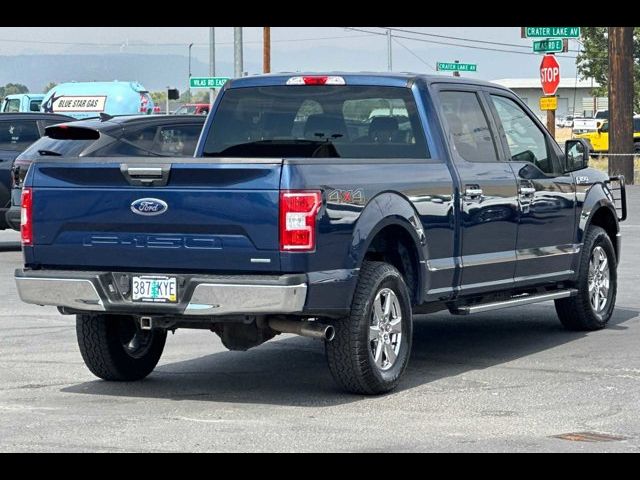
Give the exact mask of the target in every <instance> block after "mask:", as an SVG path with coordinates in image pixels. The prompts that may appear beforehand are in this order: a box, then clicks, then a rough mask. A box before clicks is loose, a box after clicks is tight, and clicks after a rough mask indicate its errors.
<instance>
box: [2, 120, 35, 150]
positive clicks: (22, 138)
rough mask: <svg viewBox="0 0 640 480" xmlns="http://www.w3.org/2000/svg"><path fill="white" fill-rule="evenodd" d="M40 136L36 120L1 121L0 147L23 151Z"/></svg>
mask: <svg viewBox="0 0 640 480" xmlns="http://www.w3.org/2000/svg"><path fill="white" fill-rule="evenodd" d="M39 138H40V132H39V131H38V125H37V124H36V122H35V121H34V120H16V121H0V148H2V149H4V150H13V151H22V150H24V149H25V148H27V147H28V146H29V145H31V144H32V143H33V142H35V141H36V140H38V139H39Z"/></svg>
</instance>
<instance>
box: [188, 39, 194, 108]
mask: <svg viewBox="0 0 640 480" xmlns="http://www.w3.org/2000/svg"><path fill="white" fill-rule="evenodd" d="M192 47H193V43H190V44H189V78H188V79H187V81H188V82H189V83H188V85H189V101H191V48H192Z"/></svg>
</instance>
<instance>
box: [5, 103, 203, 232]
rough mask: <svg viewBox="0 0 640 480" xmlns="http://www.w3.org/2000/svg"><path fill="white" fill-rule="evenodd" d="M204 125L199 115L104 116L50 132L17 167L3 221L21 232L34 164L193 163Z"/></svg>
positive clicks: (19, 159) (53, 127) (59, 126)
mask: <svg viewBox="0 0 640 480" xmlns="http://www.w3.org/2000/svg"><path fill="white" fill-rule="evenodd" d="M0 118H1V117H0ZM65 119H66V118H65ZM204 121H205V117H203V116H201V115H152V116H146V115H136V116H122V117H108V116H105V115H103V116H102V118H94V119H90V120H77V121H75V122H73V123H59V124H57V125H51V126H48V127H46V128H45V129H44V136H43V137H42V138H40V139H39V140H37V141H36V142H35V143H33V145H31V146H30V147H29V148H27V149H26V150H25V151H24V152H22V153H21V154H20V155H18V156H17V158H16V159H15V161H14V162H13V166H12V169H11V178H12V191H11V207H10V208H9V210H8V211H7V212H6V214H4V212H3V215H2V218H3V219H4V220H5V221H6V223H7V225H9V226H10V227H11V228H13V229H14V230H20V193H21V191H22V183H23V181H24V177H25V175H26V174H27V171H28V170H29V167H30V166H31V164H32V163H33V162H34V161H43V160H46V161H53V160H55V159H56V158H57V157H65V158H68V157H79V158H91V157H149V158H158V157H164V156H176V157H189V156H193V152H194V151H195V147H196V143H197V142H198V137H199V135H200V131H201V130H202V126H203V125H204ZM56 123H57V122H56ZM7 172H8V170H7ZM7 177H8V175H7Z"/></svg>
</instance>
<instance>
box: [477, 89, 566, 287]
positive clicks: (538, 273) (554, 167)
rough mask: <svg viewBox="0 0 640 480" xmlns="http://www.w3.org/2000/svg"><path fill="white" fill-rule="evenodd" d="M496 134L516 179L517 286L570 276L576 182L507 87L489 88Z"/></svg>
mask: <svg viewBox="0 0 640 480" xmlns="http://www.w3.org/2000/svg"><path fill="white" fill-rule="evenodd" d="M487 98H488V100H489V101H490V104H491V106H492V111H493V112H494V115H495V119H496V122H497V123H498V125H499V127H498V130H499V132H500V137H501V140H502V142H503V145H504V148H505V150H506V151H507V152H508V155H509V160H510V162H509V163H510V165H511V167H512V169H513V172H514V174H515V175H516V177H517V182H518V210H519V221H518V224H519V226H518V241H517V246H516V255H517V266H516V273H515V281H516V284H518V285H525V284H527V283H539V282H540V281H541V280H542V281H543V280H546V279H548V280H550V281H555V280H558V279H563V278H564V277H568V276H570V275H571V273H572V272H571V262H572V260H573V254H574V253H575V252H576V248H577V246H576V245H574V244H573V242H574V232H575V228H574V223H575V208H576V200H575V183H574V180H573V177H572V176H571V175H570V174H565V173H563V168H562V165H561V158H560V157H561V155H562V152H561V151H560V149H559V147H558V145H557V144H556V143H555V141H554V140H553V139H552V138H551V136H550V135H549V133H548V132H547V130H546V129H545V128H544V127H543V126H542V124H540V122H539V121H537V119H536V118H535V117H534V115H532V114H531V112H530V111H529V110H528V109H527V108H525V107H524V106H523V105H522V103H521V102H520V100H519V99H518V98H517V97H516V96H515V95H512V94H511V93H509V92H505V91H503V90H495V91H489V92H487Z"/></svg>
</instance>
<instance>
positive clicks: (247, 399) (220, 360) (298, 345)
mask: <svg viewBox="0 0 640 480" xmlns="http://www.w3.org/2000/svg"><path fill="white" fill-rule="evenodd" d="M638 315H639V312H638V311H636V310H630V309H624V308H616V310H615V314H614V317H613V318H612V320H611V324H610V326H609V328H612V329H626V328H628V327H625V326H623V325H622V324H624V323H625V322H627V321H628V320H631V319H633V318H636V317H638ZM203 334H205V332H203ZM597 334H598V332H593V333H590V335H597ZM585 335H586V333H582V332H568V331H566V330H564V329H563V328H562V326H561V325H560V322H559V321H558V319H557V316H556V314H555V309H554V308H553V306H550V305H536V306H531V307H528V308H520V309H508V310H502V311H496V312H488V313H484V314H478V315H473V316H469V317H453V316H451V315H449V314H446V313H441V314H436V315H429V316H418V317H416V319H415V322H414V336H413V349H412V355H411V359H410V363H409V367H408V369H407V371H406V372H405V378H404V379H403V381H402V382H401V384H400V387H399V391H401V390H406V389H410V388H413V387H416V386H419V385H423V384H426V383H430V382H433V381H435V380H438V379H441V378H446V377H452V376H455V375H459V374H461V373H464V372H468V371H472V370H478V369H484V368H487V367H491V366H494V365H499V364H502V363H505V362H509V361H512V360H515V359H518V358H522V357H526V356H528V355H531V354H535V353H537V352H541V351H544V350H547V349H550V348H554V347H557V346H559V345H562V344H564V343H567V342H571V341H573V340H577V339H580V338H583V337H584V336H585ZM169 341H170V340H169ZM61 391H62V392H65V393H83V394H91V395H109V396H121V397H139V398H163V399H170V400H175V401H180V400H203V401H209V402H230V403H258V404H270V405H284V406H304V407H310V406H313V407H322V406H332V405H340V404H346V403H351V402H355V401H358V400H361V399H363V398H364V397H362V396H358V395H349V394H344V393H342V392H341V391H339V390H338V389H337V387H336V386H335V384H334V383H333V380H332V378H331V375H330V373H329V371H328V368H327V365H326V360H325V356H324V347H323V345H322V343H320V342H318V341H314V340H309V339H306V338H302V337H290V338H286V339H283V340H280V341H271V342H267V343H265V344H263V345H261V346H260V347H257V348H254V349H252V350H249V351H247V352H219V353H214V354H212V355H206V356H203V357H200V358H195V359H192V360H187V361H183V362H176V363H169V364H164V365H161V366H159V367H158V368H157V369H156V370H155V371H154V373H153V374H151V375H150V376H149V377H148V378H147V379H145V380H143V381H140V382H131V383H115V382H114V383H112V382H105V381H101V380H96V381H91V382H85V383H81V384H78V385H74V386H71V387H66V388H63V389H61Z"/></svg>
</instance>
